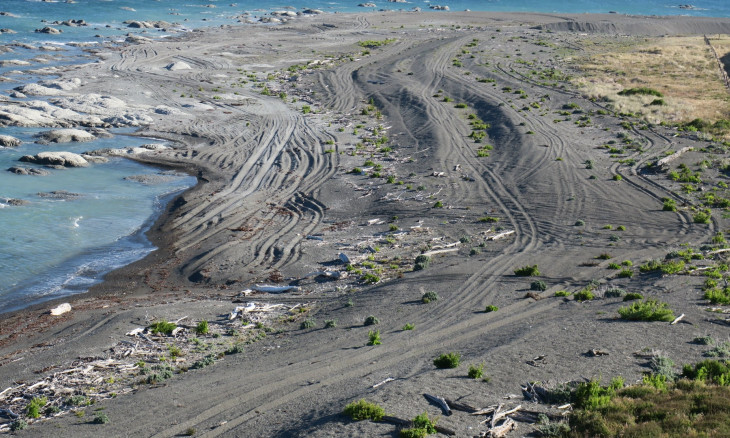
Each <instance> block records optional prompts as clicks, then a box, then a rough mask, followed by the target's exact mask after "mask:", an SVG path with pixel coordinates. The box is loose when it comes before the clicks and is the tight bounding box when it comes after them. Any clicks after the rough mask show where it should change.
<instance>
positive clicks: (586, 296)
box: [574, 288, 595, 301]
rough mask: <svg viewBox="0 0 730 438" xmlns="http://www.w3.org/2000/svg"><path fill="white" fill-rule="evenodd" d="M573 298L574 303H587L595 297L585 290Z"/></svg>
mask: <svg viewBox="0 0 730 438" xmlns="http://www.w3.org/2000/svg"><path fill="white" fill-rule="evenodd" d="M574 298H575V300H576V301H589V300H592V299H593V298H595V295H593V292H592V291H591V290H590V289H589V288H585V289H582V290H581V291H579V292H576V293H575V296H574Z"/></svg>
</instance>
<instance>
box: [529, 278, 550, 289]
mask: <svg viewBox="0 0 730 438" xmlns="http://www.w3.org/2000/svg"><path fill="white" fill-rule="evenodd" d="M530 290H537V291H540V292H542V291H545V290H547V284H545V282H544V281H542V280H537V281H533V282H532V283H530Z"/></svg>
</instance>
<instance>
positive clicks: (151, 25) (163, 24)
mask: <svg viewBox="0 0 730 438" xmlns="http://www.w3.org/2000/svg"><path fill="white" fill-rule="evenodd" d="M124 24H126V25H127V27H131V28H133V29H165V28H168V27H171V26H173V24H172V23H168V22H167V21H162V20H160V21H138V20H127V21H125V22H124Z"/></svg>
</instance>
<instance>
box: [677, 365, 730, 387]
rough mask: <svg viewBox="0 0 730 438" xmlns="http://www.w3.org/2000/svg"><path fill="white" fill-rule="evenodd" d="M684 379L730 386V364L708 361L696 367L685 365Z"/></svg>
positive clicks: (683, 369) (683, 370)
mask: <svg viewBox="0 0 730 438" xmlns="http://www.w3.org/2000/svg"><path fill="white" fill-rule="evenodd" d="M682 377H685V378H688V379H692V380H697V381H702V382H713V383H715V384H718V385H722V386H728V385H730V362H728V361H718V360H713V359H707V360H703V361H702V362H699V363H697V364H695V365H694V367H693V366H692V365H685V366H684V367H683V368H682Z"/></svg>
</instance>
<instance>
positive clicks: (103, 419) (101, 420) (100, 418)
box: [94, 412, 109, 424]
mask: <svg viewBox="0 0 730 438" xmlns="http://www.w3.org/2000/svg"><path fill="white" fill-rule="evenodd" d="M108 422H109V416H108V415H107V414H106V413H105V412H97V413H96V415H94V424H106V423H108Z"/></svg>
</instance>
